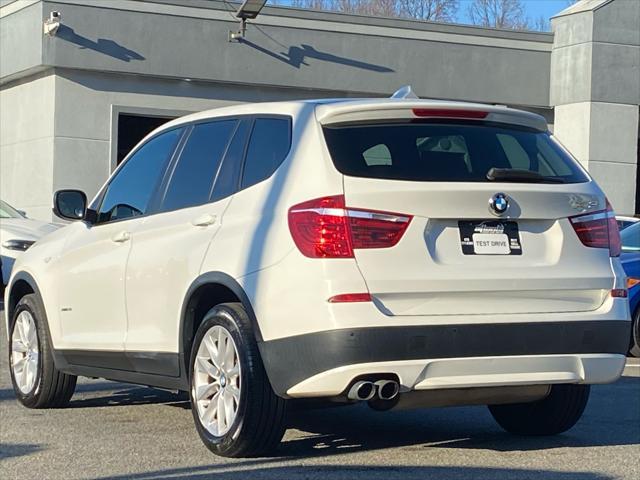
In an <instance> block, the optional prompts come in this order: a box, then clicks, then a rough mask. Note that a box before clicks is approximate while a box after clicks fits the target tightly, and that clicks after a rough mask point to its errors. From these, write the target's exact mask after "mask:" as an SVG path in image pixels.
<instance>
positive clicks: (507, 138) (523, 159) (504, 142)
mask: <svg viewBox="0 0 640 480" xmlns="http://www.w3.org/2000/svg"><path fill="white" fill-rule="evenodd" d="M496 137H498V141H499V142H500V145H501V146H502V149H503V150H504V153H505V155H506V156H507V160H509V163H510V164H511V168H518V169H521V170H529V169H530V168H531V161H530V160H529V155H528V154H527V152H526V151H525V149H524V148H522V145H520V143H519V142H518V140H516V139H515V138H514V137H513V136H511V135H506V134H503V133H498V134H497V135H496Z"/></svg>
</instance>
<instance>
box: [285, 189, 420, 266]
mask: <svg viewBox="0 0 640 480" xmlns="http://www.w3.org/2000/svg"><path fill="white" fill-rule="evenodd" d="M411 218H412V217H411V216H410V215H402V214H397V213H389V212H379V211H374V210H363V209H356V208H347V207H346V206H345V200H344V196H343V195H335V196H332V197H324V198H317V199H315V200H310V201H308V202H304V203H300V204H298V205H295V206H293V207H291V208H290V209H289V230H290V231H291V236H292V237H293V241H294V242H295V244H296V246H297V247H298V249H299V250H300V251H301V252H302V254H303V255H305V256H307V257H311V258H353V250H354V249H356V248H388V247H393V246H394V245H395V244H397V243H398V242H399V241H400V239H401V238H402V235H403V234H404V232H405V230H406V229H407V227H408V226H409V222H411Z"/></svg>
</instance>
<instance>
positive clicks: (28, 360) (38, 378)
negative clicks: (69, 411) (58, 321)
mask: <svg viewBox="0 0 640 480" xmlns="http://www.w3.org/2000/svg"><path fill="white" fill-rule="evenodd" d="M45 322H46V320H45V314H44V309H43V308H42V307H41V304H40V302H39V299H38V297H37V296H36V295H35V294H30V295H25V296H24V297H22V299H21V300H20V302H19V303H18V305H17V306H16V310H15V313H14V315H13V319H12V322H11V325H10V329H9V365H10V371H11V382H12V383H13V389H14V391H15V393H16V397H18V400H19V401H20V403H22V404H23V405H24V406H25V407H29V408H57V407H64V406H65V405H66V404H67V403H68V402H69V399H70V398H71V396H72V395H73V392H74V390H75V388H76V379H77V377H75V376H74V375H67V374H66V373H62V372H61V371H59V370H58V369H57V368H56V366H55V364H54V362H53V353H52V351H51V342H50V340H49V332H48V330H47V325H46V323H45Z"/></svg>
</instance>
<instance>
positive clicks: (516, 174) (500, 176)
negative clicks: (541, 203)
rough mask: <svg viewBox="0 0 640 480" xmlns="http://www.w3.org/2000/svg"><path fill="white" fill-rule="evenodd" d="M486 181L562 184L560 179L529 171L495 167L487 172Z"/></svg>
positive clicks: (562, 181)
mask: <svg viewBox="0 0 640 480" xmlns="http://www.w3.org/2000/svg"><path fill="white" fill-rule="evenodd" d="M487 180H489V181H492V182H522V183H564V180H563V179H562V178H561V177H547V176H545V175H541V174H539V173H538V172H533V171H531V170H521V169H518V168H496V167H493V168H492V169H491V170H489V171H488V172H487Z"/></svg>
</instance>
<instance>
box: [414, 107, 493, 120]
mask: <svg viewBox="0 0 640 480" xmlns="http://www.w3.org/2000/svg"><path fill="white" fill-rule="evenodd" d="M413 114H414V115H415V116H416V117H440V118H486V117H487V115H488V114H489V112H483V111H482V110H465V109H460V108H414V109H413Z"/></svg>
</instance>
